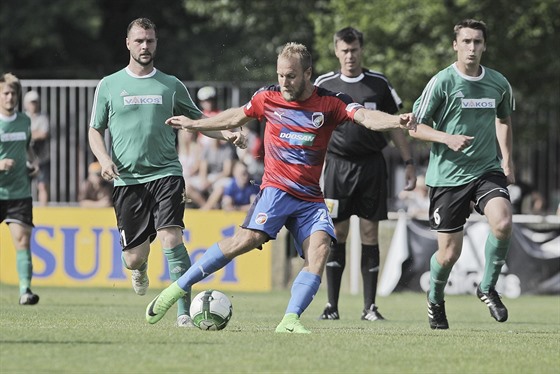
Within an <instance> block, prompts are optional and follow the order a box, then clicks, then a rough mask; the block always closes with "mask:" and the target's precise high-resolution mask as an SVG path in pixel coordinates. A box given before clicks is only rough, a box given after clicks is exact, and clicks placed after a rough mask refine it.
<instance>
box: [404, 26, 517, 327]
mask: <svg viewBox="0 0 560 374" xmlns="http://www.w3.org/2000/svg"><path fill="white" fill-rule="evenodd" d="M454 31H455V39H454V40H453V49H454V50H455V51H456V52H457V61H456V62H455V63H454V64H452V65H451V66H449V67H447V68H446V69H443V70H442V71H440V72H439V73H438V74H436V75H435V76H434V77H433V78H432V79H431V80H430V82H429V83H428V84H427V86H426V87H425V89H424V91H423V93H422V96H421V97H420V98H418V100H417V101H416V103H415V104H414V114H415V115H416V117H417V120H418V123H419V125H418V129H417V131H416V132H412V131H411V132H410V134H411V135H412V136H413V137H415V138H418V139H421V140H425V141H430V142H432V143H433V144H432V148H431V152H430V162H429V165H428V170H427V172H426V184H427V185H428V186H430V226H431V228H432V229H433V230H435V231H437V238H438V250H437V252H436V253H435V254H434V255H433V257H432V259H431V261H430V290H429V292H428V316H429V323H430V327H431V328H432V329H447V328H449V324H448V321H447V317H446V314H445V307H444V289H445V286H446V284H447V280H448V278H449V274H450V272H451V269H452V267H453V265H454V264H455V262H456V261H457V259H458V258H459V256H460V254H461V249H462V245H463V226H464V224H465V223H466V220H467V218H468V217H469V215H470V211H471V204H473V205H474V208H475V209H476V210H477V212H479V213H480V214H483V215H485V216H486V218H487V219H488V223H489V226H490V234H489V235H488V238H487V241H486V246H485V258H486V263H485V267H484V274H483V277H482V281H481V282H480V284H479V286H478V287H477V289H476V294H477V296H478V297H479V299H480V300H481V301H483V302H485V303H486V304H487V306H488V308H489V310H490V314H491V316H492V317H494V318H495V319H496V320H497V321H498V322H504V321H506V320H507V318H508V312H507V309H506V307H505V306H504V304H503V303H502V301H501V300H500V296H499V295H498V293H497V292H496V289H495V286H496V283H497V281H498V277H499V275H500V271H501V268H502V266H503V265H504V264H505V260H506V255H507V252H508V249H509V242H510V237H511V233H512V207H511V203H510V200H509V194H508V190H507V185H508V184H510V183H513V182H514V170H513V161H512V129H511V118H510V115H511V113H512V112H513V110H514V109H515V101H514V98H513V94H512V90H511V86H510V85H509V83H508V81H507V80H506V78H504V76H503V75H501V74H500V73H498V72H497V71H495V70H492V69H489V68H486V67H483V66H481V65H480V60H481V57H482V53H483V52H484V51H485V50H486V40H487V39H486V25H485V24H484V23H483V22H481V21H476V20H471V19H468V20H464V21H462V22H460V23H459V24H457V25H456V26H455V28H454Z"/></svg>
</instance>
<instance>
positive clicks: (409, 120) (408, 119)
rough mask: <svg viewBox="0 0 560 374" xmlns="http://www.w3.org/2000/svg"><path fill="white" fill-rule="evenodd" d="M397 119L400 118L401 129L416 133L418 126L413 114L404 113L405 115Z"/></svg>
mask: <svg viewBox="0 0 560 374" xmlns="http://www.w3.org/2000/svg"><path fill="white" fill-rule="evenodd" d="M399 117H400V124H401V127H402V128H403V129H405V130H412V131H416V126H418V122H416V117H415V116H414V114H412V113H405V114H401V115H400V116H399Z"/></svg>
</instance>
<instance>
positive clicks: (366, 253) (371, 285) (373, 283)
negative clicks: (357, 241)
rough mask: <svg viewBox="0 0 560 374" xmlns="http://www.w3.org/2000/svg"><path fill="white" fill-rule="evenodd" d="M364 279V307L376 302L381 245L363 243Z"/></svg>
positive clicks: (362, 266) (362, 264) (362, 265)
mask: <svg viewBox="0 0 560 374" xmlns="http://www.w3.org/2000/svg"><path fill="white" fill-rule="evenodd" d="M361 268H362V279H363V282H364V309H368V308H369V307H370V306H371V305H372V304H375V295H376V294H377V276H378V275H379V245H378V244H375V245H365V244H362V262H361Z"/></svg>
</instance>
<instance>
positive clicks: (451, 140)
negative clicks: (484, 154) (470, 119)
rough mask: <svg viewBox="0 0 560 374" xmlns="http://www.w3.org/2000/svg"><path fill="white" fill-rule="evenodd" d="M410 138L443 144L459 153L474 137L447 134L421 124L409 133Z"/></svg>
mask: <svg viewBox="0 0 560 374" xmlns="http://www.w3.org/2000/svg"><path fill="white" fill-rule="evenodd" d="M410 136H412V137H413V138H416V139H419V140H424V141H427V142H433V143H442V144H445V145H446V146H448V147H449V148H450V149H452V150H454V151H455V152H459V151H462V150H463V149H465V148H467V147H468V146H469V145H471V143H472V140H473V139H474V137H472V136H467V135H460V134H448V133H446V132H443V131H439V130H436V129H434V128H433V127H431V126H428V125H425V124H423V123H420V124H418V127H417V129H416V131H411V132H410Z"/></svg>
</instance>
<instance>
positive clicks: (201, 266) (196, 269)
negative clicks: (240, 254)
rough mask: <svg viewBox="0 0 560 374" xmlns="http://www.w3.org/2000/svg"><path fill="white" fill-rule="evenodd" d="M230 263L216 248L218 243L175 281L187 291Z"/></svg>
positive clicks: (218, 248)
mask: <svg viewBox="0 0 560 374" xmlns="http://www.w3.org/2000/svg"><path fill="white" fill-rule="evenodd" d="M230 261H231V260H229V259H227V258H226V257H225V256H224V254H223V253H222V251H221V250H220V247H218V243H216V244H214V245H212V246H211V247H210V248H208V249H207V250H206V252H205V253H204V254H203V255H202V257H201V258H200V259H199V260H198V261H197V262H195V263H194V264H193V265H192V266H191V267H190V268H189V270H187V271H186V272H185V274H183V275H182V276H181V277H180V278H179V279H178V280H177V285H178V286H179V287H181V288H182V289H183V290H184V291H188V290H190V287H191V286H192V285H193V284H195V283H197V282H200V281H201V280H203V279H204V278H206V277H207V276H209V275H210V274H212V273H213V272H215V271H217V270H220V269H221V268H223V267H224V266H226V265H227V264H228V263H229V262H230Z"/></svg>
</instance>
